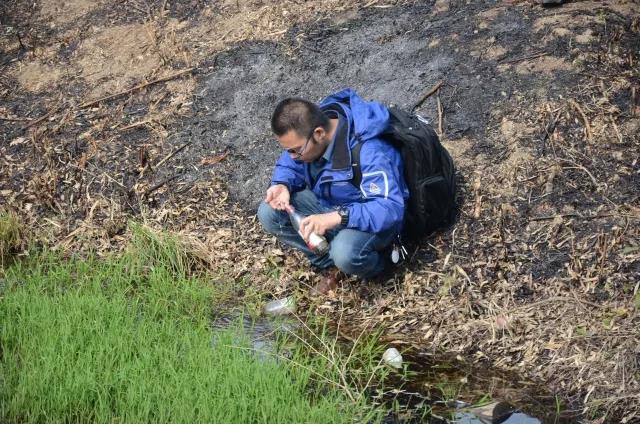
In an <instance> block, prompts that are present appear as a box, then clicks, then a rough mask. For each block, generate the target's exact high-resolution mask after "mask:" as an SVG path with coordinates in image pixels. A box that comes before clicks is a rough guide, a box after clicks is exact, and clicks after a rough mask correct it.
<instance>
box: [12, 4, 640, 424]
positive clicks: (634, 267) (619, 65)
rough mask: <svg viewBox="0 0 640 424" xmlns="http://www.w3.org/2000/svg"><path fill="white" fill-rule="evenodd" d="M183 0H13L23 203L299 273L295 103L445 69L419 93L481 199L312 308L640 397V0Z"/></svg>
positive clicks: (506, 365)
mask: <svg viewBox="0 0 640 424" xmlns="http://www.w3.org/2000/svg"><path fill="white" fill-rule="evenodd" d="M176 3H177V4H176V5H173V4H171V3H169V4H168V2H162V1H156V2H139V1H130V0H125V1H124V2H122V1H119V2H115V1H110V0H104V1H100V2H85V1H81V0H74V1H67V2H55V1H50V0H43V1H41V2H39V3H36V4H35V5H33V4H32V3H30V2H23V1H8V2H5V3H3V5H2V6H0V18H1V19H2V23H3V24H4V25H5V30H3V32H2V35H0V49H1V50H0V67H1V72H0V96H1V98H0V126H1V127H2V131H1V133H0V167H1V172H0V206H2V207H4V208H9V209H13V210H15V211H17V212H18V213H19V214H20V216H21V217H22V218H23V219H24V220H25V221H26V222H27V223H28V224H29V225H30V226H31V227H32V228H33V229H34V232H36V233H38V234H48V235H49V237H50V239H51V240H53V241H55V242H56V243H58V244H59V245H60V246H61V247H63V248H68V249H85V248H87V247H89V246H95V245H96V244H97V245H98V246H99V248H100V249H101V250H104V251H107V250H110V249H116V248H118V246H120V245H121V244H122V241H123V240H124V239H126V237H127V236H128V233H127V230H126V221H127V220H128V219H131V218H133V219H138V220H140V219H144V220H145V221H146V222H148V223H150V224H152V225H156V226H163V227H165V228H169V229H172V230H174V231H179V232H181V233H183V234H184V235H185V236H186V237H189V238H190V239H191V240H192V241H193V243H194V245H195V246H196V247H197V248H198V249H199V251H200V252H201V253H202V255H203V257H206V259H208V260H209V261H210V263H211V264H212V266H214V267H221V268H223V269H226V270H227V271H228V272H231V273H232V276H233V277H234V278H237V279H239V280H240V279H246V280H248V281H251V283H252V284H254V285H258V286H260V287H262V288H265V289H267V290H269V291H271V292H273V293H274V294H281V293H283V292H288V291H290V290H292V289H293V288H294V287H296V286H299V285H302V286H304V284H306V283H307V282H308V279H309V269H308V268H306V267H305V266H304V265H299V264H300V263H301V261H300V258H299V257H298V256H296V255H294V256H293V257H291V256H290V257H288V258H287V259H285V260H284V261H283V259H282V252H281V251H280V249H279V248H278V246H276V245H275V244H274V243H273V240H271V239H270V238H268V237H265V236H264V235H263V234H262V233H261V231H260V229H259V228H258V227H257V225H256V223H255V219H254V218H253V214H254V212H255V208H256V206H257V204H258V202H259V201H260V199H261V197H262V195H263V191H264V189H265V187H266V185H267V184H268V180H269V175H270V173H271V170H272V164H273V162H274V160H275V158H276V156H277V154H278V149H277V145H276V144H275V142H274V141H273V140H272V137H271V135H270V134H269V128H268V119H269V115H270V112H271V109H272V108H273V105H274V104H275V102H276V101H277V100H278V99H279V98H281V97H283V96H288V95H301V96H306V97H309V98H312V99H316V100H317V99H320V98H321V97H322V96H324V95H326V94H328V93H329V92H331V91H334V90H337V89H340V88H343V87H347V86H350V87H354V88H355V89H357V90H358V92H359V93H360V94H361V95H363V96H364V97H366V98H370V99H376V100H380V101H383V102H386V103H395V104H399V105H401V106H404V107H412V106H413V105H414V104H415V103H416V102H417V101H418V100H419V99H420V98H421V97H422V95H423V94H424V93H425V92H427V91H428V90H429V89H430V88H431V87H432V86H434V85H435V84H436V83H438V82H439V81H444V84H443V85H442V87H441V89H440V90H439V92H438V93H437V94H434V95H433V96H431V97H429V98H428V99H427V100H426V101H425V102H424V103H422V104H421V105H420V106H419V107H418V108H417V111H418V112H419V113H421V114H423V115H425V116H427V117H429V118H431V120H432V121H433V123H434V127H436V128H438V130H439V131H441V132H442V139H443V141H444V143H445V145H446V146H447V148H448V149H449V150H450V152H451V153H452V155H453V157H454V159H455V161H456V163H457V164H458V167H459V171H460V181H461V187H462V188H461V202H462V206H461V214H460V218H459V221H458V222H457V224H456V225H455V226H454V227H453V228H452V229H451V230H449V231H447V232H444V233H442V234H438V235H435V236H434V237H432V238H431V239H429V240H426V241H425V242H424V243H423V244H422V245H421V246H416V247H415V248H414V249H413V250H412V251H411V254H412V261H411V262H410V263H409V264H407V265H406V266H403V267H401V268H399V269H398V270H397V272H396V273H395V275H394V277H393V279H391V280H390V281H389V282H388V284H385V285H382V286H366V287H363V286H362V283H360V282H358V281H355V280H350V281H348V282H347V283H346V284H345V286H344V287H342V288H341V289H340V290H339V292H338V293H337V295H336V297H335V298H334V299H330V300H328V301H327V302H326V303H323V304H310V305H309V306H310V307H315V308H317V310H318V311H319V312H322V313H326V314H336V313H341V314H342V315H341V316H344V317H345V319H347V318H348V320H349V322H350V323H351V325H352V327H353V328H352V331H353V332H354V333H358V332H359V330H360V328H365V327H367V328H370V327H371V326H381V327H382V328H384V329H385V332H386V334H387V337H388V338H389V339H390V340H395V341H396V342H402V343H406V344H407V345H414V346H419V347H420V348H421V349H427V350H429V351H432V352H434V353H447V354H453V355H460V357H461V358H462V359H463V360H464V361H466V362H476V363H479V364H482V366H492V367H495V368H496V369H500V370H508V371H515V372H517V373H518V374H520V375H523V376H525V377H527V378H529V379H533V380H535V381H539V382H543V383H545V384H548V385H549V386H550V387H551V388H552V389H553V390H555V391H557V392H558V393H560V394H561V396H562V397H563V398H564V399H565V400H566V401H567V403H568V405H569V407H570V408H572V409H575V410H577V411H580V412H585V413H586V415H584V416H583V420H585V421H588V420H593V421H594V422H601V421H607V422H619V421H620V420H622V419H623V418H624V419H626V420H628V422H633V421H634V420H638V419H640V406H638V405H640V395H638V393H640V374H639V372H640V371H639V370H640V348H639V347H638V346H640V343H639V342H640V335H639V334H638V325H639V324H640V312H639V310H640V294H639V293H638V290H639V284H640V283H639V281H640V261H639V260H640V231H639V228H640V225H639V224H640V222H639V221H640V202H639V194H638V187H640V164H639V161H640V72H639V69H640V66H638V63H640V6H639V5H638V4H637V3H634V2H630V1H629V2H625V1H616V2H614V1H608V2H601V1H598V2H596V1H594V2H591V1H583V2H570V3H567V4H565V5H564V6H562V7H560V8H555V9H542V8H540V7H539V6H536V5H534V4H533V3H529V2H518V1H509V2H469V3H470V4H466V3H465V2H461V1H460V2H458V1H451V2H447V1H438V2H435V4H434V2H404V3H400V2H398V3H387V2H381V1H380V2H378V1H369V2H353V3H350V4H348V5H344V3H343V2H337V1H330V2H305V3H302V4H297V3H294V2H269V1H267V2H258V1H255V2H251V1H250V2H243V3H240V2H220V3H215V4H211V3H209V2H204V1H197V0H193V1H185V2H176ZM162 7H164V8H165V9H162ZM147 83H149V84H147ZM438 99H439V101H440V104H441V110H440V112H439V111H438V105H437V103H438ZM265 256H266V257H267V258H266V259H265ZM273 264H278V267H280V268H281V270H280V271H281V272H279V273H278V277H277V278H276V277H275V276H274V275H275V274H274V273H273V272H270V271H272V270H273V267H274V265H273Z"/></svg>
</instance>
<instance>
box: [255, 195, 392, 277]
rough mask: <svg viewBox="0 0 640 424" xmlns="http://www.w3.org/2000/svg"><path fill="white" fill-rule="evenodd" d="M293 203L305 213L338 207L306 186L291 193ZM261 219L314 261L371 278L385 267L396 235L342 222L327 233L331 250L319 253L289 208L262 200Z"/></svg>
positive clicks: (279, 237)
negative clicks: (387, 251)
mask: <svg viewBox="0 0 640 424" xmlns="http://www.w3.org/2000/svg"><path fill="white" fill-rule="evenodd" d="M291 204H292V205H293V207H294V208H296V210H297V211H298V212H300V213H301V214H303V215H314V214H320V213H326V212H332V211H333V210H334V209H331V208H327V207H325V206H323V205H322V204H321V203H320V202H319V201H318V198H317V197H316V195H315V194H314V193H313V192H312V191H311V190H303V191H299V192H297V193H294V194H293V195H292V196H291ZM258 219H259V220H260V223H262V226H263V227H264V229H265V230H266V231H267V232H269V233H271V234H273V235H275V236H276V238H277V239H278V240H280V241H281V242H282V243H284V244H286V245H289V246H292V247H295V248H296V249H299V250H301V251H302V252H304V254H305V255H306V256H307V258H309V260H310V261H311V264H312V265H314V266H316V267H317V268H320V269H326V268H329V267H331V266H336V267H337V268H338V269H340V270H341V271H342V272H344V273H345V274H350V275H357V276H358V277H361V278H365V279H366V278H371V277H373V276H375V275H377V274H379V273H380V272H382V270H383V269H384V267H385V264H386V258H385V255H383V254H382V253H381V251H382V250H383V249H384V248H385V247H387V246H388V245H389V244H391V242H392V241H393V239H394V238H395V236H396V232H395V231H393V230H387V231H383V232H381V233H378V234H374V233H367V232H364V231H359V230H354V229H351V228H344V227H343V226H338V227H336V228H334V229H332V230H331V231H329V232H327V233H326V234H325V237H326V238H327V241H328V242H329V246H330V247H329V253H328V254H326V255H324V256H317V255H315V254H313V252H312V251H311V250H310V249H309V248H308V247H307V245H306V243H305V242H304V241H303V240H302V237H300V235H299V234H298V232H297V231H296V230H295V229H294V228H293V225H291V221H290V220H289V215H288V214H287V213H286V212H285V211H279V210H276V209H273V208H272V207H271V206H269V205H268V204H267V203H265V202H262V203H261V204H260V207H259V208H258Z"/></svg>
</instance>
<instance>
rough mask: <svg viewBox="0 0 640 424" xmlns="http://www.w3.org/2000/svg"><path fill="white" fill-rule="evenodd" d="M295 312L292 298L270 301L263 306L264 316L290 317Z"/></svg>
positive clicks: (294, 303)
mask: <svg viewBox="0 0 640 424" xmlns="http://www.w3.org/2000/svg"><path fill="white" fill-rule="evenodd" d="M295 312H296V302H295V300H294V299H293V297H291V296H289V297H285V298H282V299H276V300H272V301H271V302H269V303H267V304H266V305H264V313H265V315H271V316H276V315H290V314H293V313H295Z"/></svg>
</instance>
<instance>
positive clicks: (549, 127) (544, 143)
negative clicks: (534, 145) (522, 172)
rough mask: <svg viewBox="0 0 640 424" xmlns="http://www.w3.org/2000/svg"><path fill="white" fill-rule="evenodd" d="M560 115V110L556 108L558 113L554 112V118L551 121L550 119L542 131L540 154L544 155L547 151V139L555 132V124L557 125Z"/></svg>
mask: <svg viewBox="0 0 640 424" xmlns="http://www.w3.org/2000/svg"><path fill="white" fill-rule="evenodd" d="M561 113H562V108H558V111H557V112H556V114H555V116H554V117H553V119H551V121H549V124H548V125H547V126H546V127H545V129H544V137H542V154H543V155H544V154H546V151H547V139H548V138H549V137H550V136H551V134H553V132H554V131H555V129H556V124H557V123H558V119H559V118H560V114H561Z"/></svg>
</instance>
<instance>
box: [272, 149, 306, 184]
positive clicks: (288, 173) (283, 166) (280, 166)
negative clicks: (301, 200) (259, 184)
mask: <svg viewBox="0 0 640 424" xmlns="http://www.w3.org/2000/svg"><path fill="white" fill-rule="evenodd" d="M276 184H284V185H286V186H287V188H288V189H289V193H295V192H297V191H300V190H303V189H304V187H305V185H306V183H305V178H304V164H303V162H301V161H295V160H293V159H291V156H289V154H288V153H287V152H286V151H284V152H282V154H281V155H280V157H279V158H278V161H277V162H276V167H275V169H274V170H273V177H271V185H276Z"/></svg>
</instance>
